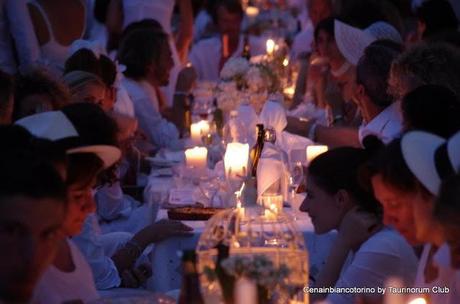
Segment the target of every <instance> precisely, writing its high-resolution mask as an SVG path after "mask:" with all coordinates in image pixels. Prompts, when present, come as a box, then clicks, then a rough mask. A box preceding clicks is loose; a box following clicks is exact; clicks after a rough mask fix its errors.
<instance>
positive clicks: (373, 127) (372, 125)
mask: <svg viewBox="0 0 460 304" xmlns="http://www.w3.org/2000/svg"><path fill="white" fill-rule="evenodd" d="M399 108H400V104H399V102H394V103H392V104H391V105H389V106H388V107H386V108H385V110H383V111H382V112H380V114H379V115H377V116H376V117H374V119H372V120H371V121H370V122H369V123H367V124H364V123H363V124H362V125H361V126H360V127H359V141H360V142H361V143H362V142H363V139H364V138H365V137H366V136H368V135H375V136H377V137H378V138H379V139H380V140H382V141H383V142H384V143H385V144H388V143H389V142H390V141H392V140H393V139H395V138H396V137H398V136H399V135H401V131H402V117H401V112H400V109H399Z"/></svg>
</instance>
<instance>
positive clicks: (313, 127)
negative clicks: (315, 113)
mask: <svg viewBox="0 0 460 304" xmlns="http://www.w3.org/2000/svg"><path fill="white" fill-rule="evenodd" d="M317 127H318V123H316V122H314V123H313V124H312V125H311V127H310V130H308V135H307V136H308V138H310V139H311V140H313V141H315V138H316V128H317Z"/></svg>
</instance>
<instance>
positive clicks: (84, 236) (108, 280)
mask: <svg viewBox="0 0 460 304" xmlns="http://www.w3.org/2000/svg"><path fill="white" fill-rule="evenodd" d="M72 240H73V241H74V242H75V244H76V245H77V246H78V248H79V249H80V250H81V252H82V253H83V255H84V256H85V258H86V260H87V261H88V264H89V265H90V266H91V270H92V271H93V276H94V282H95V284H96V288H97V289H110V288H114V287H119V286H120V283H121V279H120V276H119V274H118V270H117V267H116V266H115V263H114V262H113V260H112V259H111V258H110V256H111V255H110V253H109V252H106V250H105V248H104V244H103V241H102V239H101V234H100V228H99V224H98V222H97V216H96V214H90V215H89V216H88V217H87V218H86V220H85V223H84V225H83V229H82V232H81V233H80V234H79V235H78V236H75V237H74V238H73V239H72Z"/></svg>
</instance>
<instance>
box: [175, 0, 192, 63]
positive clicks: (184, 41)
mask: <svg viewBox="0 0 460 304" xmlns="http://www.w3.org/2000/svg"><path fill="white" fill-rule="evenodd" d="M176 3H177V4H178V6H179V12H180V25H179V30H178V31H177V35H176V48H177V52H178V53H179V58H180V60H181V62H182V63H185V62H186V61H187V54H188V50H189V48H190V44H191V43H192V40H193V9H192V3H191V1H190V0H176Z"/></svg>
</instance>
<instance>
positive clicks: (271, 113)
mask: <svg viewBox="0 0 460 304" xmlns="http://www.w3.org/2000/svg"><path fill="white" fill-rule="evenodd" d="M259 123H263V124H264V126H265V128H267V127H272V128H274V129H275V131H276V136H280V135H281V132H283V130H284V128H286V126H287V118H286V111H285V110H284V108H283V106H282V105H281V104H279V103H278V102H276V101H270V100H269V101H267V102H266V103H265V104H264V107H263V108H262V112H260V115H259Z"/></svg>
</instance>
